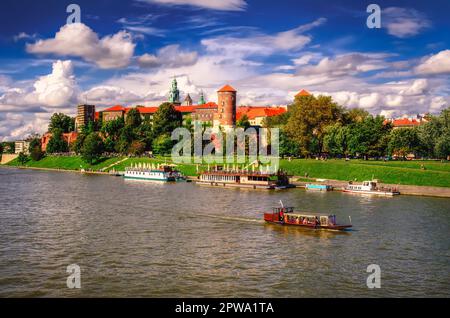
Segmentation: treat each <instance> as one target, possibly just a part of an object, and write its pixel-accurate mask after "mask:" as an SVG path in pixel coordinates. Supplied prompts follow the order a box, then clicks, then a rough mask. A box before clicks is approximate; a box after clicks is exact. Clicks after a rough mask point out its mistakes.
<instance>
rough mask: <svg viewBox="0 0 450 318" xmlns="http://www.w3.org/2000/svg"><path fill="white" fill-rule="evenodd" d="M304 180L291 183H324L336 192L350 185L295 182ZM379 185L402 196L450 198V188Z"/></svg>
mask: <svg viewBox="0 0 450 318" xmlns="http://www.w3.org/2000/svg"><path fill="white" fill-rule="evenodd" d="M299 179H301V180H304V179H305V178H304V177H297V176H294V177H292V178H291V183H292V184H294V185H296V186H298V187H305V185H306V184H307V183H310V182H311V183H312V182H314V183H323V184H329V185H332V186H333V188H334V190H336V191H342V190H343V189H344V187H345V186H346V185H347V184H348V182H347V181H340V180H328V179H327V180H325V179H314V178H311V179H310V180H311V181H310V182H305V181H295V180H299ZM379 185H381V186H383V187H386V188H397V189H398V190H399V191H400V194H406V195H419V196H429V197H441V198H450V188H445V187H428V186H415V185H402V184H400V185H399V184H387V183H379Z"/></svg>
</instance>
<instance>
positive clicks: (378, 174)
mask: <svg viewBox="0 0 450 318" xmlns="http://www.w3.org/2000/svg"><path fill="white" fill-rule="evenodd" d="M420 164H421V162H416V161H414V162H400V161H395V162H382V161H381V162H376V161H363V160H352V161H349V162H346V161H345V160H327V161H317V160H305V159H296V160H293V161H291V162H288V161H287V160H282V161H281V163H280V167H281V168H282V169H284V170H286V171H288V172H289V173H291V174H293V175H296V176H301V177H303V176H305V173H308V177H311V178H323V179H335V180H355V179H356V180H357V181H363V180H370V179H372V177H373V178H375V179H378V180H380V181H381V182H383V183H392V184H409V185H422V186H438V187H450V169H449V168H450V164H449V163H438V162H424V165H425V167H426V170H421V169H420Z"/></svg>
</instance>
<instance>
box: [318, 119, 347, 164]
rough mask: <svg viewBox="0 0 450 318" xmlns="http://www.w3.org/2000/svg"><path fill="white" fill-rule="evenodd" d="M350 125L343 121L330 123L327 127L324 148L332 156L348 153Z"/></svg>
mask: <svg viewBox="0 0 450 318" xmlns="http://www.w3.org/2000/svg"><path fill="white" fill-rule="evenodd" d="M348 140H349V127H348V126H343V125H342V124H341V123H336V124H334V125H330V126H328V127H327V128H326V131H325V137H324V140H323V142H324V149H325V151H327V152H328V153H329V154H330V155H331V156H333V157H336V156H340V155H342V156H347V155H348Z"/></svg>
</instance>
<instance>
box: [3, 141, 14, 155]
mask: <svg viewBox="0 0 450 318" xmlns="http://www.w3.org/2000/svg"><path fill="white" fill-rule="evenodd" d="M15 151H16V144H15V143H14V142H12V141H5V142H3V152H4V153H7V154H13V153H15Z"/></svg>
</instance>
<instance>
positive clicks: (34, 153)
mask: <svg viewBox="0 0 450 318" xmlns="http://www.w3.org/2000/svg"><path fill="white" fill-rule="evenodd" d="M30 157H31V159H33V160H34V161H39V160H41V159H42V157H44V152H43V151H42V150H41V139H39V138H36V137H34V138H33V139H31V141H30Z"/></svg>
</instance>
